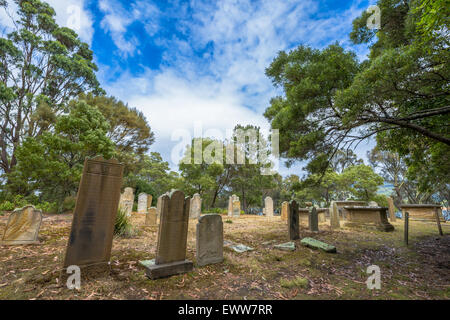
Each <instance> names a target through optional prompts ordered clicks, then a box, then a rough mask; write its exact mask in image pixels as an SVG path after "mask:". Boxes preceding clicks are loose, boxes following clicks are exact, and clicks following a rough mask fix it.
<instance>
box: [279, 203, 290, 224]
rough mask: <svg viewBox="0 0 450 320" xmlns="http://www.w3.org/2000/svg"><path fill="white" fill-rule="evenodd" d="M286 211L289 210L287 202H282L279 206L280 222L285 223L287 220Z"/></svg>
mask: <svg viewBox="0 0 450 320" xmlns="http://www.w3.org/2000/svg"><path fill="white" fill-rule="evenodd" d="M288 210H289V202H287V201H284V202H283V203H282V204H281V220H282V221H286V222H287V220H288Z"/></svg>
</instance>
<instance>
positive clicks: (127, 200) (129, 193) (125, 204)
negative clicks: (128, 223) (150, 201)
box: [119, 187, 134, 216]
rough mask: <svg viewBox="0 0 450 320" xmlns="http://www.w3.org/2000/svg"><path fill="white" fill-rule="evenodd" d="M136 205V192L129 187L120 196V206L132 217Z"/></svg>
mask: <svg viewBox="0 0 450 320" xmlns="http://www.w3.org/2000/svg"><path fill="white" fill-rule="evenodd" d="M133 204H134V190H133V188H130V187H127V188H125V190H124V191H123V193H122V194H121V195H120V202H119V206H120V207H121V208H122V210H125V212H126V213H127V216H131V212H132V211H133Z"/></svg>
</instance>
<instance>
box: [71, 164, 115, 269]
mask: <svg viewBox="0 0 450 320" xmlns="http://www.w3.org/2000/svg"><path fill="white" fill-rule="evenodd" d="M122 175H123V165H122V164H119V163H118V161H117V160H115V159H112V160H104V159H103V158H102V157H96V158H94V159H86V160H85V162H84V168H83V175H82V176H81V181H80V186H79V188H78V195H77V202H76V205H75V209H74V214H73V222H72V229H71V231H70V237H69V242H68V244H67V251H66V257H65V260H64V268H67V267H68V266H71V265H77V266H79V267H83V266H93V265H102V266H106V265H107V264H108V263H109V259H110V256H111V247H112V240H113V233H114V224H115V221H116V215H117V209H118V206H119V198H120V187H121V185H122Z"/></svg>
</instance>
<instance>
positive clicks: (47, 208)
mask: <svg viewBox="0 0 450 320" xmlns="http://www.w3.org/2000/svg"><path fill="white" fill-rule="evenodd" d="M36 209H39V210H42V212H44V213H57V212H58V204H57V203H56V202H47V201H44V202H41V203H39V204H37V205H36Z"/></svg>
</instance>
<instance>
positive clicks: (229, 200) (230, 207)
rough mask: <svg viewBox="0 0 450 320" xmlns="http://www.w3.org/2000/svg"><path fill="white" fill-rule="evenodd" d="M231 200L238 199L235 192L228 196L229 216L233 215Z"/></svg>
mask: <svg viewBox="0 0 450 320" xmlns="http://www.w3.org/2000/svg"><path fill="white" fill-rule="evenodd" d="M233 201H239V197H238V196H237V195H235V194H233V195H232V196H230V198H229V199H228V216H229V217H232V216H233Z"/></svg>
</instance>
